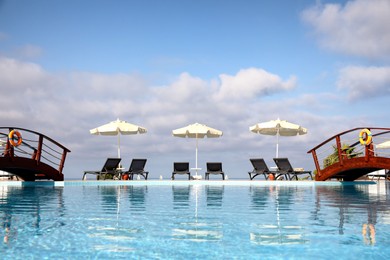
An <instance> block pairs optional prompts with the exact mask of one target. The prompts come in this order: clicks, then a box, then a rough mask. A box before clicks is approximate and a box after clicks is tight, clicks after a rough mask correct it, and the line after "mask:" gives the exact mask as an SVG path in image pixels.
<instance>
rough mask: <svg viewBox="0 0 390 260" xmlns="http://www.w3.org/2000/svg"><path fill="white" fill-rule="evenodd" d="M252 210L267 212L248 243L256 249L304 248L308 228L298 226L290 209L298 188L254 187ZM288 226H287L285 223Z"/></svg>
mask: <svg viewBox="0 0 390 260" xmlns="http://www.w3.org/2000/svg"><path fill="white" fill-rule="evenodd" d="M250 191H251V192H250V194H251V196H252V199H251V201H252V209H253V210H256V211H258V210H267V214H268V215H267V216H264V217H262V218H261V222H262V224H253V225H252V230H253V231H252V232H250V234H249V239H250V241H251V242H252V243H253V244H256V245H281V244H304V243H307V242H308V240H307V239H305V237H304V234H305V228H304V227H302V226H300V225H299V224H296V221H294V218H293V217H289V216H290V214H291V209H290V207H291V206H293V205H294V199H296V198H297V197H296V194H295V191H296V187H291V186H286V187H283V186H269V187H251V188H250ZM285 222H287V223H285Z"/></svg>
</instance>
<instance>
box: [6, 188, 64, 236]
mask: <svg viewBox="0 0 390 260" xmlns="http://www.w3.org/2000/svg"><path fill="white" fill-rule="evenodd" d="M0 189H1V190H0V214H1V218H0V219H1V221H2V224H1V226H2V230H1V236H2V237H3V242H4V243H5V244H10V243H12V242H14V241H16V239H17V234H18V232H23V233H24V234H25V233H27V232H33V234H31V236H40V235H43V234H45V233H46V232H49V231H50V230H51V229H52V228H57V227H60V226H64V225H65V222H64V219H63V216H64V211H65V205H64V200H63V189H62V188H54V187H7V186H2V187H0ZM52 214H54V216H53V215H52ZM26 215H27V216H28V218H27V219H25V216H26ZM48 215H49V216H50V217H47V216H48Z"/></svg>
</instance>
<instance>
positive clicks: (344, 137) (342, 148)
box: [308, 127, 390, 181]
mask: <svg viewBox="0 0 390 260" xmlns="http://www.w3.org/2000/svg"><path fill="white" fill-rule="evenodd" d="M387 141H390V128H378V127H359V128H354V129H351V130H348V131H345V132H342V133H339V134H336V135H334V136H332V137H331V138H329V139H327V140H326V141H324V142H322V143H321V144H319V145H318V146H316V147H314V148H313V149H311V150H310V151H308V153H311V154H312V156H313V159H314V164H315V167H316V171H315V180H316V181H326V180H329V179H332V178H336V179H339V180H343V181H354V180H356V179H358V178H360V177H362V176H364V175H366V174H368V173H371V172H374V171H377V170H382V169H387V170H388V169H390V149H379V147H380V145H379V144H381V143H382V144H383V143H384V142H387ZM389 145H390V144H389ZM382 146H384V145H382ZM387 148H390V146H389V147H387Z"/></svg>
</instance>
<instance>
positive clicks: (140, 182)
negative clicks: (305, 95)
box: [0, 180, 377, 187]
mask: <svg viewBox="0 0 390 260" xmlns="http://www.w3.org/2000/svg"><path fill="white" fill-rule="evenodd" d="M362 184H377V181H351V182H342V181H321V182H320V181H318V182H317V181H257V180H252V181H250V180H225V181H223V180H174V181H173V180H146V181H145V180H135V181H118V180H107V181H97V180H90V181H71V180H69V181H68V180H65V181H36V182H27V181H26V182H25V181H0V186H11V187H27V186H48V187H53V186H54V187H65V186H144V185H148V186H172V185H216V186H221V185H223V186H340V185H362Z"/></svg>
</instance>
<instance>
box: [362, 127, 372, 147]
mask: <svg viewBox="0 0 390 260" xmlns="http://www.w3.org/2000/svg"><path fill="white" fill-rule="evenodd" d="M359 142H360V143H361V144H362V145H370V144H371V142H372V134H371V132H370V130H368V129H367V128H365V129H363V130H362V131H360V134H359Z"/></svg>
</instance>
